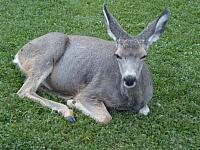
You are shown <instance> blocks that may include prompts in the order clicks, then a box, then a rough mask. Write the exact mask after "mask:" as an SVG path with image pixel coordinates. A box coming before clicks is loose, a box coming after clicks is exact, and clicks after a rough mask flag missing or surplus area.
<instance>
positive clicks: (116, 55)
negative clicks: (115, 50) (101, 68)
mask: <svg viewBox="0 0 200 150" xmlns="http://www.w3.org/2000/svg"><path fill="white" fill-rule="evenodd" d="M114 55H115V57H116V58H117V59H122V57H121V56H119V55H118V54H114Z"/></svg>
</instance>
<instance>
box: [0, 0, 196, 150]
mask: <svg viewBox="0 0 200 150" xmlns="http://www.w3.org/2000/svg"><path fill="white" fill-rule="evenodd" d="M103 2H104V1H103V0H96V1H93V0H66V1H64V0H58V1H53V0H52V1H50V0H49V1H42V0H40V1H39V0H35V1H32V0H26V1H25V0H24V1H23V0H15V1H12V0H1V1H0V66H1V67H0V139H1V140H0V149H4V150H5V149H9V150H10V149H123V150H124V149H167V150H168V149H180V150H183V149H185V150H186V149H187V150H188V149H199V148H200V69H199V68H200V64H199V58H200V57H199V56H200V47H199V46H200V41H199V39H200V25H199V23H200V18H199V16H200V5H199V2H198V1H197V0H190V1H188V0H170V1H160V0H154V1H146V0H141V1H132V0H129V1H122V0H121V1H119V0H118V1H115V0H112V1H111V0H110V1H109V0H108V1H107V2H108V4H109V8H110V10H111V12H112V13H113V14H114V15H115V16H116V18H117V19H118V20H119V22H120V23H121V24H122V26H123V27H124V28H125V29H126V30H127V31H128V32H129V33H132V34H137V33H139V32H140V31H141V30H142V29H143V28H144V27H145V26H146V25H147V23H148V22H149V21H151V20H152V19H154V18H155V17H156V16H158V15H159V14H160V13H161V11H162V10H163V9H164V8H168V9H169V10H170V12H171V15H170V21H169V23H168V25H167V28H166V32H165V33H164V35H163V36H162V38H161V39H160V40H159V41H158V42H157V43H155V44H154V45H153V46H151V48H150V50H149V55H148V60H147V63H148V64H149V68H150V70H151V73H152V77H153V81H154V97H153V100H152V102H151V104H150V108H151V114H150V115H149V116H147V117H144V116H140V115H138V114H135V113H132V112H112V113H111V114H112V116H113V121H112V123H111V124H109V125H101V124H98V123H96V122H95V121H93V120H92V119H90V118H89V117H87V116H84V115H83V114H81V113H80V112H78V111H75V115H76V117H77V122H76V123H74V124H69V123H68V122H67V121H66V120H65V119H64V118H63V117H61V116H59V115H58V114H56V113H55V112H52V111H51V110H49V109H48V108H44V107H42V106H41V105H39V104H37V103H34V102H32V101H30V100H28V99H25V98H24V99H22V98H19V97H18V96H17V95H16V92H17V90H18V89H19V88H20V86H21V85H22V83H23V80H24V76H23V75H22V74H21V73H20V71H19V69H18V68H17V67H16V66H15V65H14V64H13V63H12V62H11V60H12V57H13V56H14V54H15V53H16V52H17V51H18V49H19V48H20V47H22V46H23V45H24V44H25V43H27V42H28V41H30V40H31V39H33V38H36V37H38V36H40V35H43V34H46V33H48V32H51V31H60V32H65V33H67V34H81V35H89V36H96V37H100V38H103V39H109V37H108V35H107V33H106V30H105V26H104V21H103V15H102V11H101V8H102V4H103ZM109 40H110V39H109ZM40 95H42V96H46V97H48V98H51V99H53V100H56V101H61V100H60V99H58V98H57V97H55V96H51V95H47V94H46V93H44V92H40Z"/></svg>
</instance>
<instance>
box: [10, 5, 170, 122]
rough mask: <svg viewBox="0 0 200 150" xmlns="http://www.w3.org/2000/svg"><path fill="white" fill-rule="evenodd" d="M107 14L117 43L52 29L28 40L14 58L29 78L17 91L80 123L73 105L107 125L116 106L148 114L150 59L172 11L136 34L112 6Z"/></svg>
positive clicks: (151, 89)
mask: <svg viewBox="0 0 200 150" xmlns="http://www.w3.org/2000/svg"><path fill="white" fill-rule="evenodd" d="M103 15H104V19H105V24H106V28H107V32H108V35H109V36H110V37H111V38H112V39H113V41H109V40H104V39H100V38H97V37H90V36H81V35H66V34H64V33H61V32H50V33H47V34H46V35H43V36H40V37H38V38H36V39H33V40H32V41H30V42H28V43H27V44H25V45H24V46H23V47H22V48H21V49H20V50H19V51H18V52H17V54H16V55H15V59H14V60H13V62H14V63H16V64H17V65H18V66H19V69H20V70H21V72H23V73H24V74H25V76H26V80H25V82H24V84H23V85H22V87H21V88H20V89H19V91H18V92H17V94H18V95H19V96H20V97H22V98H27V99H29V100H33V101H35V102H38V103H40V104H41V105H43V106H45V107H48V108H50V109H51V110H54V111H56V112H58V113H60V114H61V115H62V116H63V117H65V118H66V120H68V121H69V122H75V121H76V119H75V117H74V114H73V109H78V110H79V111H81V112H82V113H84V114H85V115H87V116H89V117H91V118H93V119H94V120H96V121H97V122H99V123H103V124H107V123H110V122H111V120H112V116H111V115H110V113H109V111H110V110H116V111H121V110H125V111H133V112H134V113H139V114H143V115H148V113H149V112H150V109H149V107H148V103H149V102H150V100H151V99H152V96H153V85H152V79H151V74H150V71H149V69H148V66H147V64H146V63H145V58H146V56H147V51H148V48H149V46H150V45H151V44H152V43H153V42H155V41H157V40H158V39H159V37H160V35H161V34H162V33H163V32H164V29H165V26H166V23H167V21H168V16H169V11H168V10H167V9H165V10H164V11H163V12H162V14H161V15H160V16H159V17H157V18H156V19H155V20H153V21H152V22H150V23H149V24H148V25H147V27H146V28H145V29H144V30H143V31H142V32H141V33H139V34H138V35H136V36H132V35H130V34H128V33H127V32H126V31H125V30H124V29H123V28H122V27H121V25H120V24H119V23H118V21H117V20H116V18H115V17H114V16H113V15H112V14H111V13H110V11H109V10H108V8H107V6H106V5H103ZM42 87H43V88H42ZM40 88H41V89H45V90H47V91H48V92H52V93H53V94H56V95H58V96H61V97H62V98H64V99H65V100H66V104H63V103H59V102H55V101H52V100H49V99H47V98H44V97H41V96H39V95H38V94H37V93H36V92H37V90H38V89H40Z"/></svg>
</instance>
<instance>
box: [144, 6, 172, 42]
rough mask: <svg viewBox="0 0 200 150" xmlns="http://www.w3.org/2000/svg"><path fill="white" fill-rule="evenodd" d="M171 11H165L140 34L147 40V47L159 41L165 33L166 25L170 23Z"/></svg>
mask: <svg viewBox="0 0 200 150" xmlns="http://www.w3.org/2000/svg"><path fill="white" fill-rule="evenodd" d="M168 17H169V11H168V10H164V11H163V13H162V14H161V16H160V17H158V18H157V19H156V20H154V21H152V22H151V23H149V24H148V26H147V27H146V28H145V29H144V31H143V32H142V33H141V34H140V36H142V38H143V39H144V40H145V43H146V44H147V46H149V45H151V44H152V43H153V42H155V41H157V40H158V39H159V37H160V35H161V34H162V33H163V32H164V29H165V25H166V23H167V21H168Z"/></svg>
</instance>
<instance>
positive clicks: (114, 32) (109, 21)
mask: <svg viewBox="0 0 200 150" xmlns="http://www.w3.org/2000/svg"><path fill="white" fill-rule="evenodd" d="M103 14H104V17H105V22H106V27H107V32H108V35H109V36H110V37H111V38H112V39H113V40H115V41H117V40H118V39H119V38H126V37H128V36H129V35H128V33H127V32H126V31H124V29H123V28H122V27H121V26H120V24H119V23H118V22H117V20H116V19H115V18H114V17H113V15H112V14H111V13H110V12H109V11H108V9H107V7H106V5H105V4H104V5H103Z"/></svg>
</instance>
